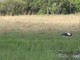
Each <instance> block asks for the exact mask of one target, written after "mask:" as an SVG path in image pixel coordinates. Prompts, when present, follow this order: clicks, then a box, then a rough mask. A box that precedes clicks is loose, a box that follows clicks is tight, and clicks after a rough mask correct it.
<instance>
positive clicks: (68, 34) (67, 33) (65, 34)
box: [61, 32, 72, 36]
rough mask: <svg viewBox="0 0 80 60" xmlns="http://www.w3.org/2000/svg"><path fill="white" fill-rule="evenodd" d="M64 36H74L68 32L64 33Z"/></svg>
mask: <svg viewBox="0 0 80 60" xmlns="http://www.w3.org/2000/svg"><path fill="white" fill-rule="evenodd" d="M61 35H62V36H72V33H70V32H66V33H63V34H61Z"/></svg>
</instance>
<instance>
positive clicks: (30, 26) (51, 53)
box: [0, 15, 80, 60]
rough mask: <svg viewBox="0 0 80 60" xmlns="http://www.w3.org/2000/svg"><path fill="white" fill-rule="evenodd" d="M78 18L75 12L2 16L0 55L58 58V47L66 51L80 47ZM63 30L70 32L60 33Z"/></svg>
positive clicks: (14, 59)
mask: <svg viewBox="0 0 80 60" xmlns="http://www.w3.org/2000/svg"><path fill="white" fill-rule="evenodd" d="M73 17H75V18H73ZM71 18H73V19H71ZM48 19H49V20H48ZM68 19H69V20H68ZM70 19H71V20H70ZM79 19H80V18H79V16H75V15H70V16H7V17H6V16H5V17H3V16H2V17H1V19H0V20H1V21H0V23H1V24H0V59H1V60H60V59H58V56H57V53H58V52H57V51H58V50H62V51H64V52H66V53H73V52H77V51H80V31H79V23H80V21H79ZM53 20H54V21H53ZM63 24H64V25H63ZM66 31H69V32H72V33H73V36H72V37H64V36H60V35H61V34H62V33H64V32H66ZM61 60H62V59H61Z"/></svg>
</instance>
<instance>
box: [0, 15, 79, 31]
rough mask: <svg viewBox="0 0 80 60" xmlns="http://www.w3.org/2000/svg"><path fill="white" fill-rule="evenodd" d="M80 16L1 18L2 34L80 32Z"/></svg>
mask: <svg viewBox="0 0 80 60" xmlns="http://www.w3.org/2000/svg"><path fill="white" fill-rule="evenodd" d="M79 29H80V16H79V15H50V16H48V15H46V16H44V15H39V16H38V15H31V16H30V15H24V16H0V32H9V31H22V32H24V31H34V32H35V31H58V30H60V31H62V30H64V31H79Z"/></svg>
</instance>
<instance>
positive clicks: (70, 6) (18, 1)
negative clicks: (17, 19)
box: [0, 0, 80, 15]
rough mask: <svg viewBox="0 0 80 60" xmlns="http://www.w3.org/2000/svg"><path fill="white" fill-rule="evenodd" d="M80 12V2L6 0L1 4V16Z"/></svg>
mask: <svg viewBox="0 0 80 60" xmlns="http://www.w3.org/2000/svg"><path fill="white" fill-rule="evenodd" d="M78 12H80V0H5V1H4V2H0V15H20V14H71V13H78Z"/></svg>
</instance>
